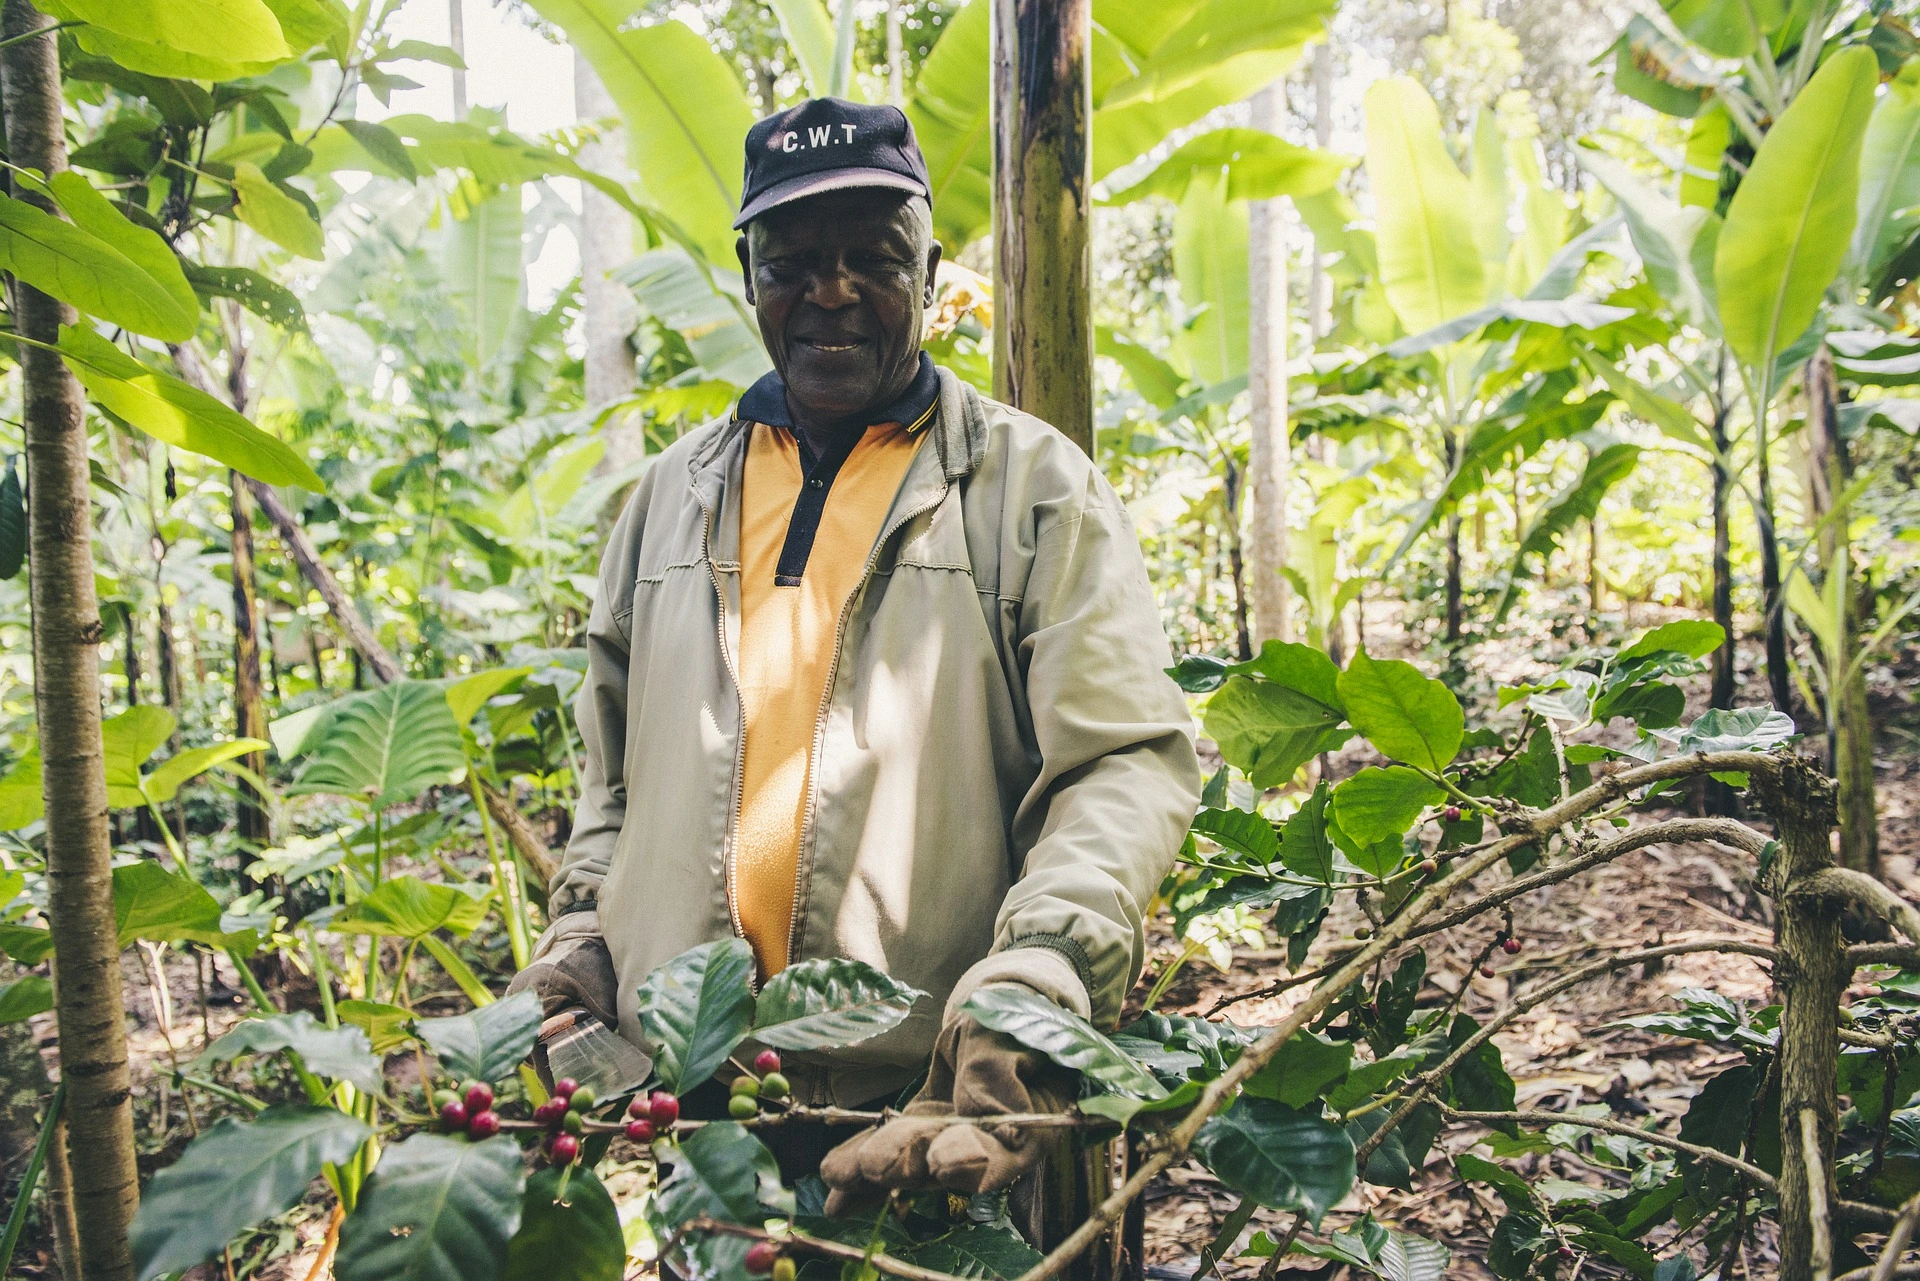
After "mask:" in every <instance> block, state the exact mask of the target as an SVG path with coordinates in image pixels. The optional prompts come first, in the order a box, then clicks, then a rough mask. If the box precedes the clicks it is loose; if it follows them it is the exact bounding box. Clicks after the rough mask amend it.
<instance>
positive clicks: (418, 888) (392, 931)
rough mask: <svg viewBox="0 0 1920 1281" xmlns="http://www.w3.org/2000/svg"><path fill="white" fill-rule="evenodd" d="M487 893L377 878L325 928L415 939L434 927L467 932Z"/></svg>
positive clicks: (479, 916)
mask: <svg viewBox="0 0 1920 1281" xmlns="http://www.w3.org/2000/svg"><path fill="white" fill-rule="evenodd" d="M487 903H488V899H487V897H486V896H485V895H484V894H482V895H479V896H475V895H473V894H469V893H467V892H466V891H465V889H463V888H456V887H455V886H452V885H442V884H438V883H435V882H430V881H423V880H421V879H420V878H419V877H417V876H396V877H392V878H390V879H388V880H385V881H382V882H380V884H378V885H376V886H375V887H374V888H373V890H372V892H371V893H369V894H368V895H367V896H366V897H365V898H363V899H361V900H360V901H359V902H358V903H355V904H353V905H352V906H351V907H349V908H347V909H346V910H345V911H343V912H339V913H337V914H335V915H334V916H333V918H332V919H330V920H329V921H328V922H327V928H328V929H330V930H335V931H337V932H339V933H341V934H374V935H379V936H383V937H393V938H403V939H417V938H424V937H426V936H427V935H429V934H431V933H433V932H434V931H435V930H448V931H450V932H452V933H454V934H456V935H462V936H464V935H467V934H471V933H472V932H473V928H474V927H475V926H476V925H478V924H480V922H481V921H483V920H485V919H486V916H487Z"/></svg>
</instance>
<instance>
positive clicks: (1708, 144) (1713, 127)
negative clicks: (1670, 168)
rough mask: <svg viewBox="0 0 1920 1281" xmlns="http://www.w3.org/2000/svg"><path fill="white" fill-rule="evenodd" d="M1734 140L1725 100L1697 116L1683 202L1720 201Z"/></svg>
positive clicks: (1683, 175)
mask: <svg viewBox="0 0 1920 1281" xmlns="http://www.w3.org/2000/svg"><path fill="white" fill-rule="evenodd" d="M1732 140H1733V117H1732V116H1730V115H1728V114H1727V108H1726V106H1725V105H1724V104H1722V103H1720V102H1715V103H1713V104H1712V105H1711V106H1709V107H1708V108H1707V109H1706V110H1705V111H1702V112H1701V113H1700V114H1699V115H1697V116H1695V117H1694V118H1693V123H1692V124H1691V125H1690V126H1688V129H1687V150H1686V159H1685V168H1683V169H1682V170H1681V172H1680V203H1681V204H1683V205H1686V206H1688V207H1689V208H1697V209H1713V208H1714V207H1715V206H1716V205H1718V204H1719V203H1720V168H1721V165H1722V164H1723V163H1724V162H1725V158H1726V150H1727V144H1728V143H1729V142H1731V141H1732ZM1709 261H1711V260H1709ZM1716 323H1717V322H1716Z"/></svg>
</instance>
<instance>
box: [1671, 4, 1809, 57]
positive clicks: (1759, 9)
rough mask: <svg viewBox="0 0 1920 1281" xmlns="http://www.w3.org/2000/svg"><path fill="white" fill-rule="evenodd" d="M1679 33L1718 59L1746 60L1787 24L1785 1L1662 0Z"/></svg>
mask: <svg viewBox="0 0 1920 1281" xmlns="http://www.w3.org/2000/svg"><path fill="white" fill-rule="evenodd" d="M1661 7H1662V8H1664V9H1665V10H1666V11H1667V17H1668V18H1670V19H1672V20H1673V25H1674V26H1675V27H1677V28H1679V30H1680V33H1681V34H1682V35H1684V36H1686V37H1687V39H1689V40H1691V41H1693V42H1694V43H1695V44H1697V45H1699V46H1700V47H1701V48H1702V49H1705V50H1706V51H1707V52H1708V53H1710V54H1712V55H1713V56H1714V57H1716V58H1744V57H1746V56H1747V55H1748V54H1750V53H1752V52H1753V51H1754V50H1755V49H1757V48H1759V47H1760V42H1761V41H1762V40H1764V39H1765V38H1766V37H1767V35H1768V34H1769V33H1770V32H1772V31H1773V30H1774V28H1776V27H1778V26H1779V25H1780V24H1781V23H1782V22H1784V21H1786V17H1787V3H1786V0H1661Z"/></svg>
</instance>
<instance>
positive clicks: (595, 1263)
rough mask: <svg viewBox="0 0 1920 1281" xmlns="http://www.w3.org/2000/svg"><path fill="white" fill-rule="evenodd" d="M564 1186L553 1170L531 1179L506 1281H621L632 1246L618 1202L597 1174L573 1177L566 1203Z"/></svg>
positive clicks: (509, 1247) (509, 1253)
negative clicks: (623, 1231)
mask: <svg viewBox="0 0 1920 1281" xmlns="http://www.w3.org/2000/svg"><path fill="white" fill-rule="evenodd" d="M560 1180H561V1171H560V1170H558V1169H556V1168H555V1167H553V1166H548V1167H547V1168H546V1169H544V1170H536V1171H535V1172H534V1173H533V1174H532V1175H531V1176H529V1177H528V1179H527V1191H526V1197H525V1200H524V1201H523V1202H522V1204H521V1209H520V1230H519V1231H518V1232H516V1233H514V1236H513V1240H512V1241H510V1242H508V1243H507V1268H506V1272H505V1274H504V1275H503V1276H502V1278H501V1281H550V1279H551V1278H554V1277H564V1278H566V1281H620V1278H621V1276H622V1275H623V1274H624V1273H625V1271H626V1264H627V1243H626V1238H625V1237H624V1236H623V1235H622V1234H621V1230H620V1211H619V1210H618V1209H616V1208H615V1207H614V1204H613V1198H612V1197H610V1196H608V1195H607V1189H606V1188H605V1186H603V1185H602V1184H601V1182H600V1180H598V1179H596V1178H594V1177H593V1171H591V1170H587V1169H576V1170H574V1171H573V1173H572V1177H570V1178H568V1179H567V1181H566V1182H567V1187H566V1195H565V1197H564V1198H562V1197H561V1196H560Z"/></svg>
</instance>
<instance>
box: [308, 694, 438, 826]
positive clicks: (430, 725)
mask: <svg viewBox="0 0 1920 1281" xmlns="http://www.w3.org/2000/svg"><path fill="white" fill-rule="evenodd" d="M325 726H326V731H325V734H324V735H323V736H321V737H319V738H318V740H317V741H316V740H315V739H314V737H313V736H312V735H311V733H310V734H309V736H308V738H307V743H308V744H310V747H309V749H308V750H309V752H310V755H309V757H308V760H307V765H306V768H305V769H303V770H301V772H300V777H299V778H298V779H297V780H295V782H294V784H293V786H291V787H289V788H288V789H287V791H288V793H289V794H290V795H304V794H307V793H310V792H327V793H331V794H333V795H335V796H353V797H357V798H359V799H361V800H364V801H366V802H367V803H369V804H371V805H373V806H376V807H379V806H386V805H392V804H393V803H395V802H396V801H410V800H412V799H414V798H415V797H416V796H418V795H420V793H422V792H424V791H426V790H427V789H428V788H430V787H439V786H443V785H445V784H448V783H457V782H459V781H460V779H461V778H463V777H464V776H465V772H466V753H465V751H464V750H463V749H462V747H461V743H460V726H459V725H457V724H456V723H455V722H454V719H453V710H452V708H450V707H449V706H448V705H447V698H446V694H445V693H444V692H443V691H442V690H441V688H440V686H439V685H438V684H436V683H434V682H432V681H395V682H393V683H392V684H390V685H383V686H381V687H380V688H379V689H374V690H368V691H366V692H365V693H361V694H352V695H349V696H348V697H346V698H344V699H341V700H339V701H338V702H337V703H335V704H333V705H332V711H331V713H330V714H329V715H328V716H327V718H326V722H325Z"/></svg>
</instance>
